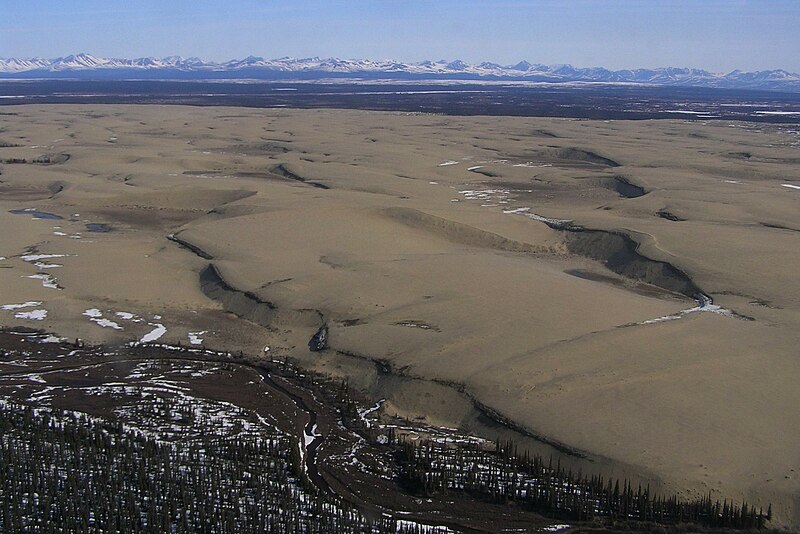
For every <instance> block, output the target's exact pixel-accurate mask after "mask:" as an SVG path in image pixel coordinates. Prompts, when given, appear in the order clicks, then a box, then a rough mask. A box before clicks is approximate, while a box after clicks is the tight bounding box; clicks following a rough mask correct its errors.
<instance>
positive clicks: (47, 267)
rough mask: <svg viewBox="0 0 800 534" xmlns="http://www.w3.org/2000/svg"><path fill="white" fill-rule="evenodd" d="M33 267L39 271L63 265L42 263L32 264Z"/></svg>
mask: <svg viewBox="0 0 800 534" xmlns="http://www.w3.org/2000/svg"><path fill="white" fill-rule="evenodd" d="M34 265H35V266H36V267H37V268H39V269H55V268H57V267H63V265H59V264H58V263H45V262H43V261H37V262H34Z"/></svg>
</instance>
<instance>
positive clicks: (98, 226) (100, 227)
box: [86, 223, 111, 234]
mask: <svg viewBox="0 0 800 534" xmlns="http://www.w3.org/2000/svg"><path fill="white" fill-rule="evenodd" d="M86 230H88V231H89V232H100V233H103V234H107V233H108V232H110V231H111V227H110V226H108V225H107V224H103V223H87V224H86Z"/></svg>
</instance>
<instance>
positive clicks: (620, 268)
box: [561, 226, 701, 298]
mask: <svg viewBox="0 0 800 534" xmlns="http://www.w3.org/2000/svg"><path fill="white" fill-rule="evenodd" d="M561 229H562V230H564V231H566V232H568V234H567V248H568V250H569V251H570V252H572V253H573V254H578V255H580V256H585V257H587V258H591V259H593V260H597V261H600V262H602V263H603V264H604V265H605V266H606V267H607V268H608V269H609V270H611V271H613V272H615V273H617V274H619V275H622V276H624V277H626V278H630V279H632V280H636V281H639V282H644V283H647V284H651V285H654V286H656V287H660V288H662V289H665V290H667V291H671V292H673V293H680V294H682V295H686V296H687V297H691V298H694V296H695V295H697V294H698V293H701V291H700V288H698V287H697V286H696V285H695V283H694V282H693V281H692V279H691V278H689V276H688V275H686V273H684V272H683V271H681V270H680V269H678V268H677V267H675V266H673V265H672V264H670V263H667V262H663V261H657V260H653V259H650V258H648V257H646V256H643V255H642V254H640V253H639V252H638V249H639V244H638V243H637V242H636V241H634V240H633V239H632V238H630V237H629V236H627V235H625V234H622V233H616V232H608V231H605V230H589V229H584V228H576V227H571V226H570V227H565V228H561Z"/></svg>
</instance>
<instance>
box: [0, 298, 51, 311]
mask: <svg viewBox="0 0 800 534" xmlns="http://www.w3.org/2000/svg"><path fill="white" fill-rule="evenodd" d="M41 305H42V303H41V302H39V301H35V300H30V301H28V302H23V303H22V304H3V305H2V306H0V310H5V311H11V310H21V309H22V308H33V307H34V306H41Z"/></svg>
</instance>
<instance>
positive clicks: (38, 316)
mask: <svg viewBox="0 0 800 534" xmlns="http://www.w3.org/2000/svg"><path fill="white" fill-rule="evenodd" d="M14 317H16V318H17V319H28V320H31V321H41V320H43V319H44V318H45V317H47V310H33V311H29V312H17V313H15V314H14Z"/></svg>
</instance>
